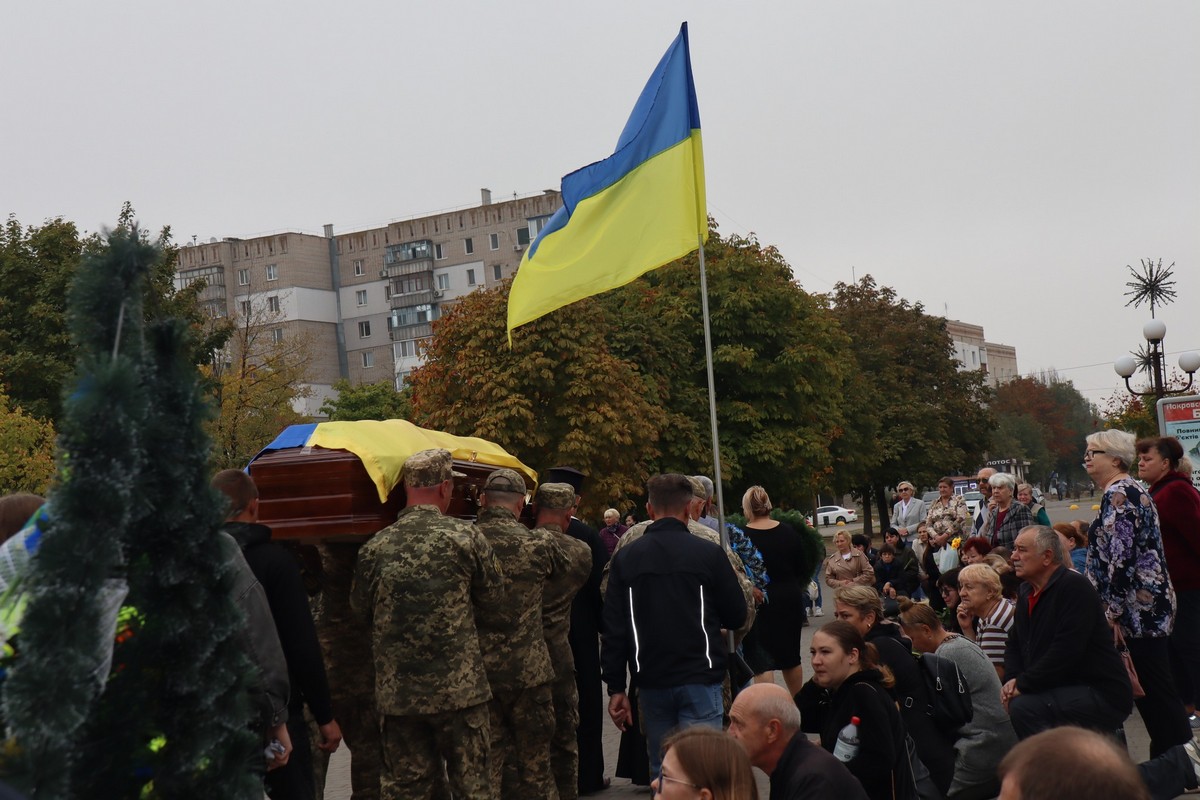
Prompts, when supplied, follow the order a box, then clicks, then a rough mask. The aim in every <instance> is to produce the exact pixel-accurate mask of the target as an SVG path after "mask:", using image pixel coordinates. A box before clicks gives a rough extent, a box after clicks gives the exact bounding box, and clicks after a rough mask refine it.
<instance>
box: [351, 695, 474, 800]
mask: <svg viewBox="0 0 1200 800" xmlns="http://www.w3.org/2000/svg"><path fill="white" fill-rule="evenodd" d="M382 738H383V773H382V775H381V776H380V780H379V796H380V798H381V800H428V798H431V797H435V796H440V795H441V793H442V788H441V787H442V786H443V779H442V777H441V776H442V775H443V772H442V769H443V763H444V764H445V773H444V775H445V783H446V784H448V788H449V790H450V793H451V795H452V796H453V797H454V798H455V800H491V798H492V792H491V788H490V786H489V784H490V783H491V768H490V764H489V760H490V759H489V751H490V739H491V732H490V725H489V722H488V707H487V704H486V703H480V704H478V705H474V706H471V707H469V708H462V709H456V710H454V711H442V712H439V713H436V714H408V715H405V716H390V715H389V716H385V717H384V718H383V726H382ZM350 755H351V760H352V761H353V756H354V751H351V753H350Z"/></svg>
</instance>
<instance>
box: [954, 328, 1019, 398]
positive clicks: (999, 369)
mask: <svg viewBox="0 0 1200 800" xmlns="http://www.w3.org/2000/svg"><path fill="white" fill-rule="evenodd" d="M946 333H948V334H950V341H951V342H952V343H953V344H954V356H955V358H957V359H958V363H959V369H960V370H966V369H974V370H982V371H983V373H984V375H985V376H987V385H988V386H990V387H992V388H993V389H994V388H996V387H997V386H999V385H1000V384H1002V383H1007V382H1008V381H1011V380H1012V379H1013V378H1016V377H1017V376H1018V375H1020V374H1021V373H1020V372H1018V371H1017V349H1016V348H1015V347H1013V346H1012V345H1007V344H998V343H996V342H989V341H987V340H986V339H984V336H983V326H981V325H973V324H971V323H969V322H962V321H960V320H956V319H948V320H946Z"/></svg>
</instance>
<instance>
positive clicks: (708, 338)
mask: <svg viewBox="0 0 1200 800" xmlns="http://www.w3.org/2000/svg"><path fill="white" fill-rule="evenodd" d="M696 238H697V239H699V240H700V309H701V312H702V316H703V317H704V366H705V369H707V370H708V419H709V423H710V424H711V425H712V443H713V488H715V489H716V490H717V527H718V531H717V532H718V533H719V534H720V535H721V547H723V548H726V549H728V548H729V531H727V530H725V495H724V493H723V492H722V491H721V443H720V442H719V441H718V440H717V389H716V381H715V380H714V379H713V357H712V331H711V330H709V327H710V326H709V324H708V273H707V272H705V270H704V237H703V236H702V235H698V236H697V237H696ZM725 645H726V646H727V647H728V648H729V652H730V653H732V652H733V649H734V648H733V631H729V635H728V637H727V641H726V642H725Z"/></svg>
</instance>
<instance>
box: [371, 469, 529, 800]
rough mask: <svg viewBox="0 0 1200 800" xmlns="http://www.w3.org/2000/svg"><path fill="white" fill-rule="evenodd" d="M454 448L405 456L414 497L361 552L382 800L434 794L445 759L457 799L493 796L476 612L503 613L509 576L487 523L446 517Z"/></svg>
mask: <svg viewBox="0 0 1200 800" xmlns="http://www.w3.org/2000/svg"><path fill="white" fill-rule="evenodd" d="M451 463H452V461H451V456H450V452H449V451H447V450H440V449H438V450H422V451H421V452H419V453H415V454H414V455H412V456H410V457H409V458H408V460H407V461H405V462H404V471H403V477H404V486H405V491H406V494H407V505H406V506H405V507H404V509H403V510H402V511H401V512H400V514H399V515H398V516H397V518H396V521H395V522H394V523H392V524H391V525H389V526H388V527H386V528H384V529H383V530H382V531H380V532H379V533H377V534H375V536H374V537H372V538H371V540H370V541H368V542H367V543H366V544H365V545H363V547H362V549H361V550H360V551H359V554H358V564H357V566H356V567H355V570H354V584H353V587H352V588H351V591H350V606H351V608H352V609H353V610H354V612H355V613H356V614H358V615H359V616H360V617H362V618H363V620H364V621H365V622H366V624H367V625H368V626H369V628H370V630H371V649H372V652H373V655H374V662H375V703H376V706H377V707H378V710H379V714H380V715H381V718H382V719H381V726H380V733H381V738H382V743H383V772H382V775H381V777H380V785H379V789H380V797H381V798H383V800H410V799H411V800H425V798H430V797H432V796H433V795H434V793H435V791H436V790H437V786H438V784H439V779H438V777H437V776H438V775H439V774H440V773H441V771H442V769H443V762H444V764H445V771H446V779H447V782H448V785H449V789H450V791H451V793H453V795H454V797H456V798H458V800H490V798H491V790H490V786H489V785H490V783H491V781H490V765H489V763H488V761H489V759H488V755H489V751H490V742H489V739H490V730H489V727H490V726H489V724H488V708H487V702H488V701H489V700H491V699H492V692H491V689H490V688H489V686H488V682H487V673H486V672H485V670H484V665H483V654H482V652H481V651H480V646H479V636H478V633H477V631H476V618H478V617H486V616H487V615H488V614H502V613H504V612H505V610H506V609H505V604H504V583H503V581H504V577H503V573H502V572H501V570H500V565H499V564H498V562H497V561H496V555H495V553H493V552H492V548H491V546H490V545H489V544H488V543H487V540H486V539H485V538H484V537H483V534H482V533H481V532H480V531H479V529H478V528H476V527H475V526H474V525H472V524H471V523H469V522H464V521H462V520H458V519H454V518H452V517H447V516H445V512H446V510H447V509H448V508H449V507H450V498H451V495H452V494H453V492H454V476H455V473H454V472H453V471H452V469H451Z"/></svg>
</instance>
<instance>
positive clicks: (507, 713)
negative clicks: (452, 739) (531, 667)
mask: <svg viewBox="0 0 1200 800" xmlns="http://www.w3.org/2000/svg"><path fill="white" fill-rule="evenodd" d="M550 686H551V685H550V684H549V683H543V684H542V685H541V686H534V687H532V688H528V689H508V690H505V689H500V690H498V691H497V690H493V692H492V694H493V697H492V699H491V702H489V703H488V710H489V711H490V713H491V724H492V756H491V758H492V798H493V800H558V789H557V788H556V787H555V785H554V773H553V772H551V771H550V741H551V739H552V738H553V735H554V694H553V692H552V690H551V688H550Z"/></svg>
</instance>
